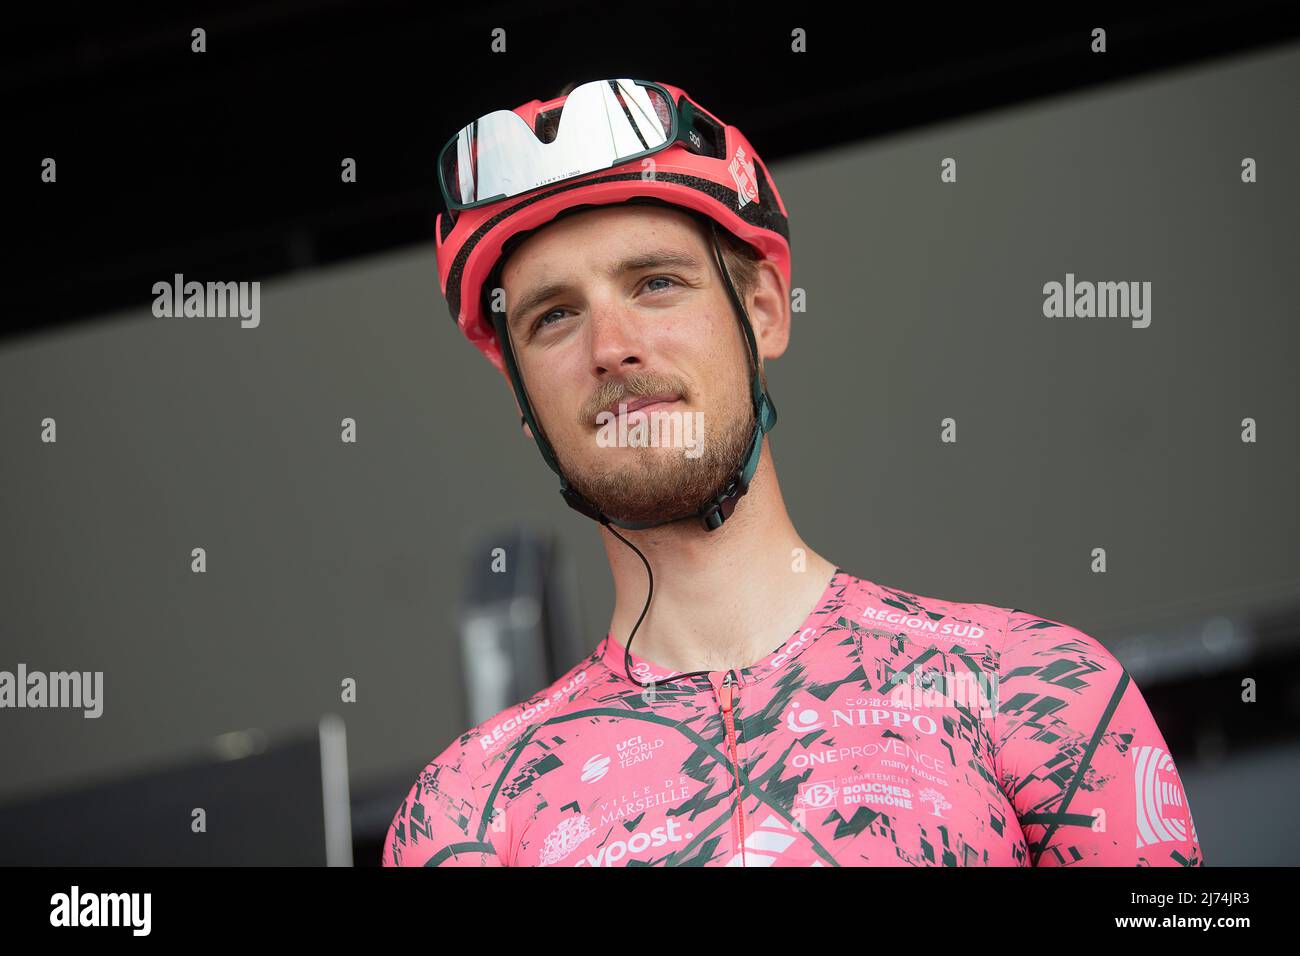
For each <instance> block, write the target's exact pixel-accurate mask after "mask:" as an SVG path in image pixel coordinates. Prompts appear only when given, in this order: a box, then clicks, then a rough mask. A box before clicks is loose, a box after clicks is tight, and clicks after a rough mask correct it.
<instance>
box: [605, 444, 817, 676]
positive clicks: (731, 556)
mask: <svg viewBox="0 0 1300 956" xmlns="http://www.w3.org/2000/svg"><path fill="white" fill-rule="evenodd" d="M619 534H621V535H623V536H624V537H625V538H627V540H628V541H630V542H632V543H633V544H635V545H636V546H637V548H638V549H639V550H640V551H641V552H642V553H643V554H644V555H645V556H646V560H647V561H649V562H650V567H651V569H652V570H653V571H654V599H653V600H652V601H651V602H650V609H649V611H647V612H646V616H645V619H644V620H643V621H642V622H641V626H640V627H639V628H637V632H636V636H635V638H633V640H632V651H633V652H634V653H635V654H636V655H637V656H639V657H642V658H645V659H646V660H647V661H650V662H651V663H652V664H655V665H657V666H659V667H662V668H665V669H668V670H675V671H681V672H686V671H697V670H715V671H717V670H730V669H732V668H741V667H748V666H750V665H751V664H754V663H756V662H757V661H759V660H760V659H762V658H763V657H764V656H765V655H767V654H769V653H771V652H772V651H773V650H775V649H776V648H777V647H779V646H780V645H781V644H782V643H783V642H784V641H785V640H786V639H787V638H789V637H790V635H791V634H792V633H794V632H795V631H796V630H797V629H798V627H799V625H800V624H802V623H803V621H804V619H805V618H806V617H807V616H808V614H809V613H810V612H812V611H813V610H814V607H815V605H816V603H817V599H818V598H819V597H821V595H822V592H824V591H825V590H826V585H827V584H828V583H829V582H830V579H831V575H832V574H833V573H834V571H835V565H834V564H833V563H832V562H830V561H828V560H826V559H825V558H823V557H822V556H821V555H819V554H817V553H816V552H814V551H813V550H812V549H811V548H809V547H808V545H807V544H805V543H804V541H803V539H802V538H800V537H799V533H798V532H797V531H796V530H795V528H794V525H793V524H791V522H790V515H789V513H788V512H787V511H786V507H785V501H784V500H783V499H782V497H781V489H780V486H779V485H778V484H777V480H776V471H775V469H774V468H773V466H772V457H771V451H770V449H769V447H768V441H767V438H766V437H765V438H764V439H763V450H762V454H761V456H760V459H759V464H758V469H757V470H756V471H755V473H754V478H753V480H752V481H751V482H750V486H749V491H748V492H747V493H746V494H745V496H744V497H742V498H741V499H740V500H739V502H737V504H736V510H735V511H734V512H733V513H732V515H731V517H730V518H728V519H727V521H726V522H725V523H724V524H723V525H722V527H720V528H717V529H716V530H714V531H705V530H704V528H703V527H701V525H700V523H699V522H698V521H696V520H690V521H679V522H674V523H673V524H671V525H665V526H663V527H659V528H648V529H646V530H644V531H624V530H623V529H622V528H620V529H619ZM601 535H602V537H603V538H604V543H605V552H606V554H607V555H608V557H609V564H610V570H611V571H612V573H613V575H614V590H615V597H614V613H613V615H612V617H611V618H610V628H609V630H610V634H611V635H612V638H613V640H614V641H615V642H617V644H618V645H619V646H620V647H623V646H625V645H626V644H627V640H628V636H629V635H630V634H631V633H632V628H633V627H635V626H636V622H637V618H639V617H640V616H641V611H642V609H643V608H644V607H645V601H646V592H647V586H648V584H649V580H648V578H647V576H646V570H645V565H644V564H642V563H641V559H640V558H639V557H637V555H636V553H635V552H633V551H632V549H631V548H629V547H628V546H627V545H626V544H624V543H623V542H622V541H620V540H618V538H616V537H614V535H613V534H612V533H611V532H610V531H609V530H608V529H606V528H602V529H601Z"/></svg>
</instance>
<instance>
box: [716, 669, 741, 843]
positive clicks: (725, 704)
mask: <svg viewBox="0 0 1300 956" xmlns="http://www.w3.org/2000/svg"><path fill="white" fill-rule="evenodd" d="M739 696H740V688H739V686H738V685H737V684H736V682H735V671H727V676H726V677H724V678H723V679H722V686H721V687H720V688H719V689H718V701H719V702H720V703H721V704H722V721H723V724H724V725H725V727H726V730H727V752H728V754H729V755H730V757H731V764H732V771H731V772H732V776H733V777H735V780H736V810H735V814H734V822H735V824H736V831H737V833H739V834H740V839H739V843H740V865H741V866H746V865H748V864H746V862H745V809H744V806H743V805H742V803H743V801H742V790H741V784H740V756H739V754H738V753H737V750H736V723H735V716H734V710H735V705H736V698H737V697H739Z"/></svg>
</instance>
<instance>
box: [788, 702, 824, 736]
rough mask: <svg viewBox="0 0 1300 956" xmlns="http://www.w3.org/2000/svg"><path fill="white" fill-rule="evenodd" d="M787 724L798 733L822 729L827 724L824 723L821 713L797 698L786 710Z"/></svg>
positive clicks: (789, 728)
mask: <svg viewBox="0 0 1300 956" xmlns="http://www.w3.org/2000/svg"><path fill="white" fill-rule="evenodd" d="M785 726H786V728H787V729H788V730H791V731H793V732H794V733H796V734H805V733H808V732H809V731H813V730H821V729H822V728H823V727H824V726H825V724H823V723H822V717H821V714H819V713H817V711H816V710H814V709H813V708H811V707H804V706H803V705H801V704H800V703H799V702H798V701H797V700H796V701H793V702H792V703H791V704H790V710H789V711H787V712H786V715H785Z"/></svg>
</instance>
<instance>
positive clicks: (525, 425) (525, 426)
mask: <svg viewBox="0 0 1300 956" xmlns="http://www.w3.org/2000/svg"><path fill="white" fill-rule="evenodd" d="M515 411H517V412H518V413H519V424H520V425H521V426H522V427H523V431H524V434H525V435H527V436H528V437H529V438H532V437H533V430H532V429H531V428H529V427H528V422H527V421H525V420H524V410H523V409H522V408H521V407H520V406H519V396H518V395H516V396H515Z"/></svg>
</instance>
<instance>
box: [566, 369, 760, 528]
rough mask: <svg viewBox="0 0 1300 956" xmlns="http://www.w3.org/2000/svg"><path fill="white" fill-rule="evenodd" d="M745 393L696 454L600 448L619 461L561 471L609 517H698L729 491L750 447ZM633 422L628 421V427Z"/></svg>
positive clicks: (640, 520) (749, 417)
mask: <svg viewBox="0 0 1300 956" xmlns="http://www.w3.org/2000/svg"><path fill="white" fill-rule="evenodd" d="M745 394H746V400H745V401H744V402H743V403H742V404H741V406H740V408H739V409H737V410H736V411H734V412H733V413H732V414H731V415H729V416H728V418H727V420H726V421H725V422H723V423H722V427H720V428H719V427H716V426H715V427H713V428H709V429H706V430H705V431H704V434H705V436H706V437H705V438H704V439H703V442H702V444H703V448H702V450H701V453H700V454H699V455H698V456H697V457H694V458H690V457H687V456H686V454H685V452H684V450H683V449H682V448H665V447H659V448H654V447H649V448H645V447H642V448H600V449H598V451H599V453H600V454H601V455H602V456H613V455H617V456H618V457H619V458H620V459H621V460H620V462H619V464H618V465H616V466H614V467H604V468H601V467H599V466H598V467H594V468H590V469H588V470H587V471H586V472H577V473H575V472H574V471H571V470H570V469H569V468H565V469H564V473H565V475H566V476H567V477H568V479H569V483H570V484H571V485H572V486H573V487H574V488H575V489H576V490H577V491H579V492H580V493H581V494H582V495H583V497H585V498H586V499H587V500H588V501H590V502H591V503H592V504H594V505H595V506H596V507H597V508H599V509H600V510H601V512H603V513H604V514H606V515H609V516H610V517H611V518H617V519H619V520H621V521H628V522H635V523H644V522H655V523H658V522H668V521H670V520H680V521H693V520H698V519H697V518H696V512H698V511H699V509H700V508H701V507H702V506H703V505H704V504H705V502H707V501H710V500H711V499H713V498H714V497H716V496H717V495H719V494H721V493H722V492H723V491H725V490H726V489H727V486H728V485H729V484H730V483H731V480H732V479H733V478H734V477H735V475H736V473H737V472H738V471H739V470H740V468H741V466H742V464H743V463H744V458H745V453H746V452H747V451H749V443H750V440H751V439H752V438H753V435H754V425H755V419H754V408H753V403H752V402H750V401H749V400H748V389H746V393H745ZM690 414H694V413H692V412H683V415H690ZM633 421H634V420H632V419H630V420H629V422H628V430H629V431H631V429H632V427H633Z"/></svg>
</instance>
